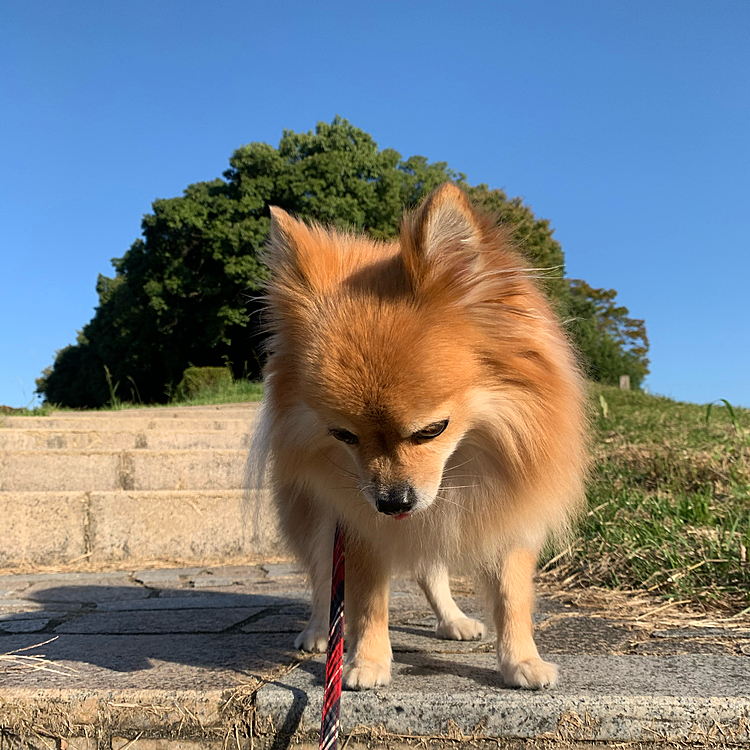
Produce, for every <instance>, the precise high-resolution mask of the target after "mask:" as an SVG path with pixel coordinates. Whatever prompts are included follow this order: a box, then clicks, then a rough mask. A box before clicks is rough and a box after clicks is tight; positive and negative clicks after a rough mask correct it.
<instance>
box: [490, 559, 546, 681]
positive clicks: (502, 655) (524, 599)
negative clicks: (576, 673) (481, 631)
mask: <svg viewBox="0 0 750 750" xmlns="http://www.w3.org/2000/svg"><path fill="white" fill-rule="evenodd" d="M536 560H537V555H536V554H535V553H534V552H532V551H531V550H530V549H525V548H522V547H515V548H513V549H510V550H508V551H507V552H506V553H505V555H504V557H503V559H502V561H501V562H500V564H499V565H498V566H497V568H495V569H494V570H492V571H491V572H485V576H486V582H487V593H488V595H489V599H490V604H491V606H492V612H493V616H494V620H495V626H496V628H497V659H498V663H499V667H500V674H502V676H503V680H504V681H505V684H506V685H509V686H514V687H523V688H532V689H536V688H541V687H548V686H552V685H554V684H555V683H556V682H557V667H556V666H555V665H554V664H551V663H550V662H547V661H544V660H543V659H542V658H540V656H539V651H537V648H536V644H535V643H534V633H533V626H532V622H531V611H532V609H533V606H534V572H535V570H536Z"/></svg>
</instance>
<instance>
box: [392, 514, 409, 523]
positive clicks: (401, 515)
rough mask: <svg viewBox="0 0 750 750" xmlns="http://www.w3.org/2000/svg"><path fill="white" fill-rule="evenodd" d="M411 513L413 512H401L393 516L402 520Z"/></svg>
mask: <svg viewBox="0 0 750 750" xmlns="http://www.w3.org/2000/svg"><path fill="white" fill-rule="evenodd" d="M410 515H411V513H399V514H398V515H397V516H393V517H394V518H395V519H396V520H397V521H400V520H401V519H402V518H408V517H409V516H410Z"/></svg>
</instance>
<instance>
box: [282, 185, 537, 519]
mask: <svg viewBox="0 0 750 750" xmlns="http://www.w3.org/2000/svg"><path fill="white" fill-rule="evenodd" d="M502 240H503V237H502V230H499V229H498V228H497V227H496V226H495V224H494V223H493V222H491V221H489V220H486V219H484V218H483V217H482V216H480V215H477V214H476V213H475V212H474V211H473V209H472V208H471V206H470V204H469V202H468V200H467V198H466V196H465V195H464V194H463V192H461V191H460V190H459V189H458V188H456V187H454V186H452V185H444V186H443V187H441V188H439V189H438V190H437V191H435V192H434V193H432V194H431V195H430V196H429V197H428V199H427V200H426V201H425V202H424V203H423V204H422V206H420V208H419V209H417V211H415V212H414V213H413V214H411V215H409V216H407V218H406V219H405V220H404V223H403V225H402V229H401V233H400V237H399V241H398V243H394V244H392V245H384V244H378V243H375V242H373V241H371V240H368V239H366V238H364V237H361V236H354V235H349V234H342V233H338V232H334V231H329V230H324V229H322V228H320V227H317V226H308V225H306V224H304V223H302V222H299V221H297V220H295V219H293V218H292V217H291V216H289V215H288V214H287V213H285V212H284V211H282V210H280V209H272V228H271V238H270V242H269V258H268V262H269V265H270V266H271V269H272V271H273V280H272V282H271V284H270V288H269V300H270V310H271V315H272V317H273V321H274V322H273V324H272V327H273V331H274V337H273V343H272V348H273V349H274V350H275V352H276V353H277V355H278V357H280V358H282V359H283V360H284V362H285V365H284V368H285V383H286V387H287V388H296V389H298V393H297V394H296V395H297V397H298V398H299V399H300V400H302V401H304V403H305V404H306V405H307V406H308V407H309V409H311V410H312V411H313V412H314V413H315V414H316V416H317V420H318V422H319V427H320V431H319V433H318V434H317V435H315V436H311V439H314V440H316V441H319V442H322V443H323V445H322V446H321V452H322V453H324V454H325V456H324V455H321V459H320V460H321V463H322V464H323V466H322V468H321V470H325V469H326V468H328V469H330V467H326V466H325V464H326V456H327V457H329V458H331V461H332V463H334V464H335V465H336V466H339V468H340V469H341V471H347V472H352V473H355V474H356V478H357V483H358V485H359V488H360V489H361V490H362V493H363V494H364V496H365V497H366V498H367V499H368V501H369V502H370V503H371V504H372V505H373V506H374V507H375V508H376V509H377V510H378V511H380V512H381V513H384V514H387V515H392V516H395V517H404V516H405V515H408V514H411V513H415V512H419V511H422V510H424V509H425V508H427V507H428V506H430V505H431V504H432V503H433V502H434V501H435V499H436V497H438V495H439V491H440V487H441V481H442V479H443V476H444V472H445V471H446V468H447V469H450V468H451V466H450V464H449V459H450V457H451V455H452V454H453V453H454V451H455V450H456V447H457V446H458V444H459V443H460V442H461V441H462V439H463V438H464V437H465V435H466V434H467V433H468V432H469V431H470V430H472V428H474V427H475V426H476V425H477V424H478V422H479V421H480V420H479V415H478V412H479V411H481V410H482V408H483V407H484V405H486V399H485V398H484V396H485V395H486V388H487V386H488V385H489V381H490V380H492V379H493V378H494V377H495V376H496V375H497V372H493V369H494V370H496V371H498V372H499V371H500V370H502V369H503V367H505V366H507V367H509V368H510V369H513V371H514V373H515V375H514V377H518V374H517V372H518V371H517V368H515V369H514V362H511V361H508V362H506V363H498V362H497V361H496V359H497V358H496V354H497V351H498V342H497V341H493V340H492V337H493V336H494V335H495V334H498V335H499V336H500V338H502V336H503V335H504V334H502V333H500V331H501V329H502V323H501V322H499V321H498V316H497V306H498V305H499V304H505V305H506V306H509V307H510V308H513V307H514V306H515V308H516V311H517V312H518V311H519V310H520V311H521V313H522V314H523V310H521V307H522V306H523V305H524V304H525V302H524V300H523V294H522V291H521V290H520V287H519V283H521V284H522V283H525V282H523V281H521V282H519V278H518V277H519V274H518V271H519V266H518V260H517V258H516V257H515V256H514V255H513V254H512V253H511V254H507V253H506V254H503V253H499V252H498V251H497V248H498V245H499V244H502ZM488 321H490V325H491V327H493V331H494V333H488V330H487V323H488ZM495 329H496V330H495ZM528 361H531V360H528ZM528 361H527V364H528Z"/></svg>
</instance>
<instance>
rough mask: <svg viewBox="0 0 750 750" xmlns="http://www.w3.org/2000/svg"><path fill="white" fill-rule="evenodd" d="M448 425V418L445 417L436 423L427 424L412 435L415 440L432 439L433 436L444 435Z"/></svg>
mask: <svg viewBox="0 0 750 750" xmlns="http://www.w3.org/2000/svg"><path fill="white" fill-rule="evenodd" d="M447 426H448V420H447V419H444V420H443V421H442V422H435V423H434V424H429V425H427V427H425V428H424V429H422V430H419V431H418V432H415V433H414V434H413V435H412V437H413V438H414V439H415V440H432V438H436V437H437V436H438V435H442V434H443V433H444V432H445V428H446V427H447Z"/></svg>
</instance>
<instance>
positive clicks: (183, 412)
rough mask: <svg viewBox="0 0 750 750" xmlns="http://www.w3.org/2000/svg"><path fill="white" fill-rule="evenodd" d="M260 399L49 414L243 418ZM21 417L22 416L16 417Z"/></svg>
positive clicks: (68, 415)
mask: <svg viewBox="0 0 750 750" xmlns="http://www.w3.org/2000/svg"><path fill="white" fill-rule="evenodd" d="M259 406H260V401H248V402H247V403H243V404H217V405H214V406H154V407H143V408H139V409H117V410H111V411H106V410H102V411H94V410H86V411H68V410H59V411H57V410H55V411H53V412H52V413H51V415H50V416H54V417H70V418H71V419H89V418H99V419H109V418H115V419H147V418H150V417H159V418H161V419H178V418H180V419H181V418H184V417H190V418H191V419H216V418H219V419H244V418H245V417H246V416H247V414H248V413H252V412H254V411H257V410H258V407H259ZM18 419H23V417H18Z"/></svg>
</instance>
